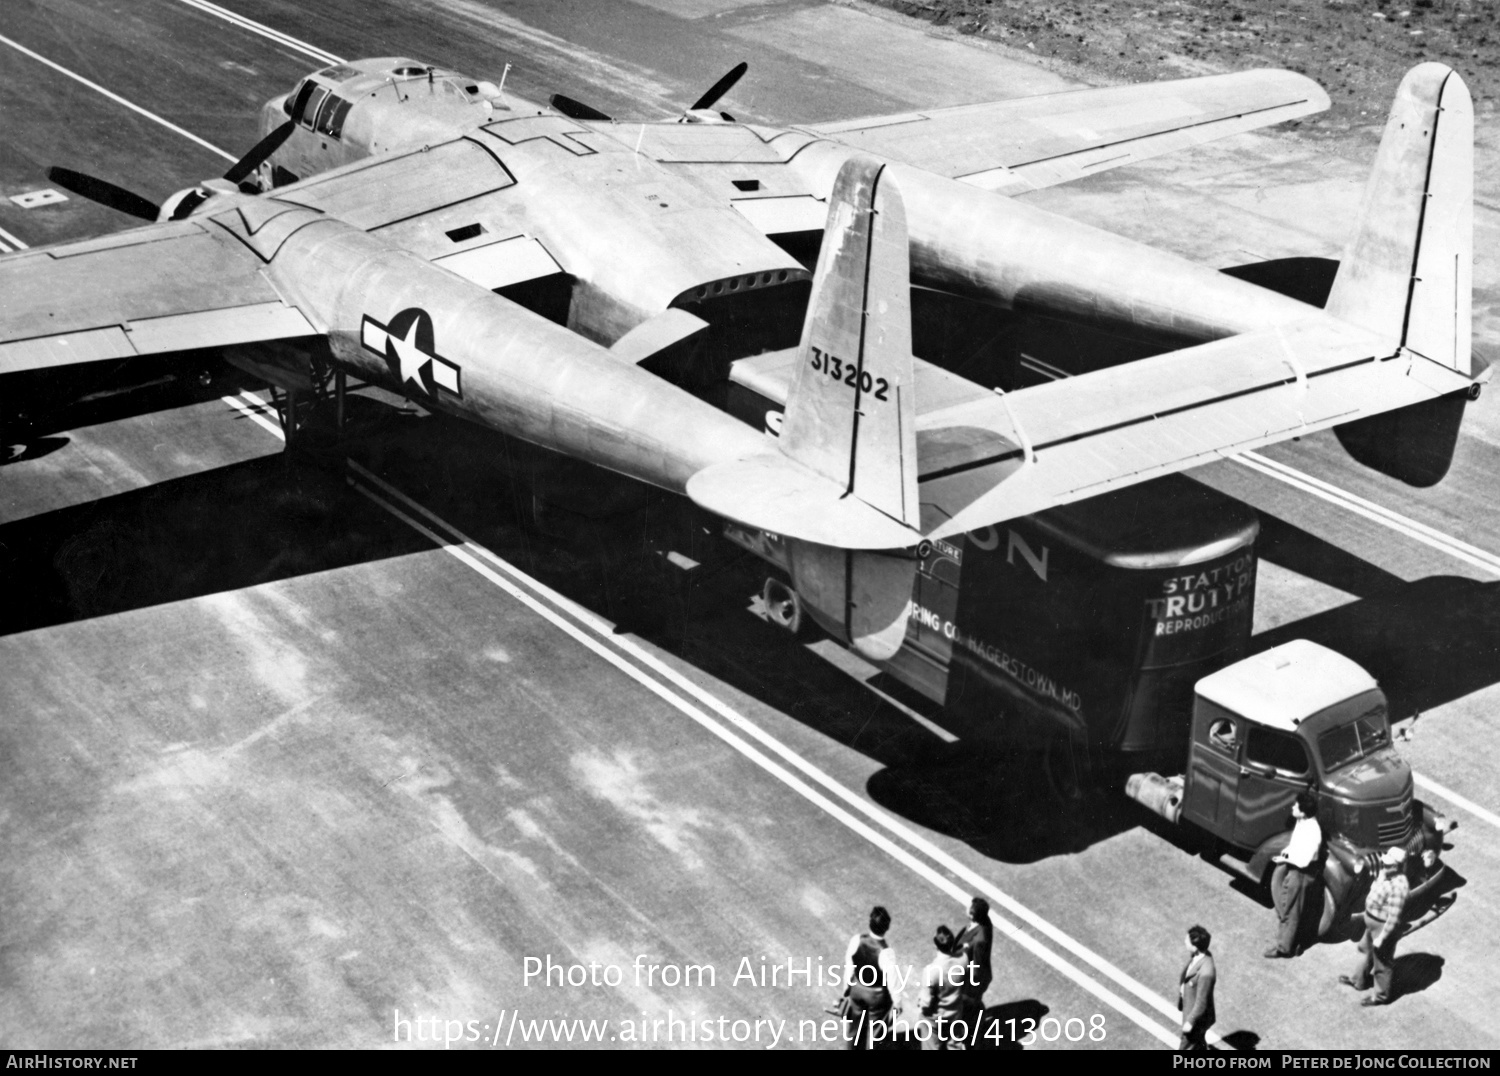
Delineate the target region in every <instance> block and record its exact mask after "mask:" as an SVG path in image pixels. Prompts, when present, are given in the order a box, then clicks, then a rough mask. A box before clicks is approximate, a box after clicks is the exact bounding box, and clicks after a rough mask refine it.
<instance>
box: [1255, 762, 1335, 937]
mask: <svg viewBox="0 0 1500 1076" xmlns="http://www.w3.org/2000/svg"><path fill="white" fill-rule="evenodd" d="M1317 814H1318V801H1317V798H1316V797H1315V796H1314V795H1313V794H1312V792H1311V791H1307V792H1302V793H1300V794H1298V796H1297V799H1296V802H1294V803H1293V804H1292V820H1293V825H1292V839H1291V840H1290V841H1289V842H1288V843H1287V846H1286V848H1285V849H1283V850H1282V851H1281V853H1280V854H1278V855H1277V856H1276V857H1275V858H1274V859H1273V860H1272V862H1273V863H1278V864H1282V865H1283V866H1284V869H1278V870H1277V871H1276V873H1275V874H1273V875H1272V876H1271V896H1272V898H1273V899H1274V900H1275V902H1276V921H1277V924H1278V929H1277V932H1276V944H1275V945H1273V946H1271V948H1269V949H1267V950H1266V951H1265V952H1264V953H1263V954H1261V955H1262V956H1264V957H1266V958H1267V959H1269V960H1276V959H1284V958H1287V957H1294V956H1296V955H1297V953H1298V951H1299V946H1298V944H1297V942H1298V938H1299V937H1300V935H1301V930H1302V912H1303V909H1304V908H1306V907H1307V894H1308V891H1309V890H1310V889H1311V888H1312V886H1313V885H1314V884H1315V883H1316V882H1317V879H1318V873H1319V871H1320V870H1321V869H1322V859H1323V829H1322V827H1321V826H1319V825H1318V819H1317Z"/></svg>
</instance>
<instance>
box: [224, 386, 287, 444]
mask: <svg viewBox="0 0 1500 1076" xmlns="http://www.w3.org/2000/svg"><path fill="white" fill-rule="evenodd" d="M219 398H220V399H221V400H223V401H224V402H225V403H227V404H228V405H229V406H230V407H232V408H234V409H235V410H236V411H238V412H240V414H242V415H244V416H245V417H246V418H248V419H249V420H250V421H251V422H254V423H255V424H256V425H257V426H260V427H262V428H263V429H267V430H270V431H271V432H272V433H273V434H275V435H276V436H277V437H279V438H280V439H281V440H283V441H285V440H286V434H284V433H282V432H281V424H280V423H279V422H272V421H271V420H270V419H268V418H266V416H265V415H264V414H263V413H262V412H263V411H264V410H266V408H267V406H268V405H267V404H266V402H265V401H264V400H262V399H261V398H260V397H259V396H256V395H254V394H253V393H249V392H242V393H240V395H239V396H221V397H219ZM247 400H248V401H249V402H248V403H246V402H244V401H247Z"/></svg>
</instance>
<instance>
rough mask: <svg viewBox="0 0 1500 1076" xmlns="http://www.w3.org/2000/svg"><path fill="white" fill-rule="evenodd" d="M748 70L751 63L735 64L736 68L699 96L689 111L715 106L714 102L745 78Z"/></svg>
mask: <svg viewBox="0 0 1500 1076" xmlns="http://www.w3.org/2000/svg"><path fill="white" fill-rule="evenodd" d="M748 70H750V65H749V64H747V63H739V64H736V65H735V66H734V69H733V70H732V71H730V72H729V74H727V75H725V76H724V77H723V78H721V79H719V81H718V82H715V83H714V84H713V85H712V86H710V87H709V88H708V92H707V93H705V94H704V95H703V96H702V97H700V98H698V100H696V101H694V102H693V103H692V104H691V105H689V106H688V111H689V112H692V111H693V110H694V109H699V108H712V107H713V106H714V102H715V101H717V100H718V99H719V98H721V97H723V96H724V95H725V94H726V93H728V92H729V91H730V89H731V88H732V87H733V86H734V84H735V83H736V82H738V81H739V80H740V79H742V78H744V77H745V72H746V71H748Z"/></svg>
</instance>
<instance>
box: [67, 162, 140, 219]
mask: <svg viewBox="0 0 1500 1076" xmlns="http://www.w3.org/2000/svg"><path fill="white" fill-rule="evenodd" d="M47 178H48V179H50V180H51V181H52V182H53V183H56V184H57V185H58V186H59V187H65V188H67V189H68V190H70V191H72V192H73V193H74V194H76V195H78V196H79V197H81V198H87V199H88V200H89V201H91V202H98V203H99V204H100V205H107V206H109V208H111V209H117V210H119V211H120V212H121V213H128V214H129V215H130V216H132V217H140V218H141V219H142V220H153V221H154V220H155V219H156V218H157V216H158V215H159V214H160V213H161V207H160V206H159V205H157V204H156V203H155V202H152V201H149V200H147V199H145V198H142V197H141V196H140V195H139V194H132V193H131V192H130V191H127V190H126V189H125V188H124V187H116V186H115V185H114V184H113V183H106V182H105V181H104V180H102V179H95V178H94V177H93V176H86V175H84V174H83V173H82V172H74V171H73V170H72V169H70V168H49V169H47Z"/></svg>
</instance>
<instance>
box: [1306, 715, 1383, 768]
mask: <svg viewBox="0 0 1500 1076" xmlns="http://www.w3.org/2000/svg"><path fill="white" fill-rule="evenodd" d="M1390 742H1391V726H1390V721H1389V719H1388V717H1387V714H1386V709H1385V704H1384V703H1381V704H1380V705H1378V706H1372V707H1371V708H1370V709H1368V710H1366V711H1365V712H1364V713H1362V714H1360V715H1359V716H1358V717H1357V718H1355V719H1354V720H1353V721H1351V722H1349V723H1348V724H1346V725H1339V726H1338V727H1337V728H1331V729H1329V730H1328V731H1327V732H1325V733H1323V734H1322V735H1321V736H1319V737H1318V756H1319V757H1320V758H1322V760H1323V768H1324V769H1325V770H1334V769H1338V768H1339V767H1340V766H1347V765H1348V764H1349V763H1351V762H1354V761H1356V760H1358V759H1361V758H1364V757H1365V756H1366V755H1368V754H1369V753H1370V752H1372V751H1375V750H1377V749H1378V748H1381V747H1385V746H1386V745H1387V744H1389V743H1390Z"/></svg>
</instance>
